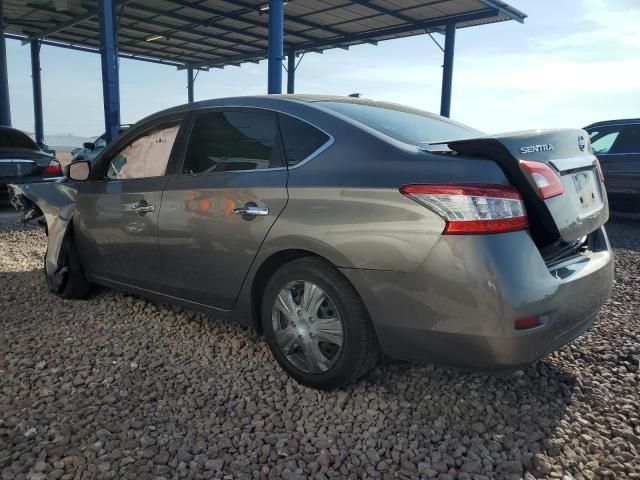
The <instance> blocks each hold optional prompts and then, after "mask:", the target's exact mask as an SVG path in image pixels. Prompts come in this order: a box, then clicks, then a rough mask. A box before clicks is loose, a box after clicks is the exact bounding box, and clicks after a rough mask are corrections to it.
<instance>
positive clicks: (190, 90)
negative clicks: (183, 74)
mask: <svg viewBox="0 0 640 480" xmlns="http://www.w3.org/2000/svg"><path fill="white" fill-rule="evenodd" d="M187 99H188V100H189V103H193V68H187Z"/></svg>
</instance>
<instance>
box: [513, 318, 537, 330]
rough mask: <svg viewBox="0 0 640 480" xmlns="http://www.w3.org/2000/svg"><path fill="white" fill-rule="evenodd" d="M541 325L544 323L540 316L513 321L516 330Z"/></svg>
mask: <svg viewBox="0 0 640 480" xmlns="http://www.w3.org/2000/svg"><path fill="white" fill-rule="evenodd" d="M540 325H542V322H540V317H538V316H533V317H524V318H519V319H518V320H516V321H515V322H514V323H513V327H514V328H515V329H516V330H529V329H530V328H536V327H539V326H540Z"/></svg>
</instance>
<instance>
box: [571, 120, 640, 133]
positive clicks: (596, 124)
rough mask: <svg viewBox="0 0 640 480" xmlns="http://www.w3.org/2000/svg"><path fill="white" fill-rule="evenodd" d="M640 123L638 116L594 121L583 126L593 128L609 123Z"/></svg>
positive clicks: (608, 124) (609, 124) (605, 125)
mask: <svg viewBox="0 0 640 480" xmlns="http://www.w3.org/2000/svg"><path fill="white" fill-rule="evenodd" d="M635 124H640V118H623V119H619V120H603V121H601V122H595V123H592V124H591V125H587V126H586V127H584V128H585V130H586V129H588V128H595V127H607V126H611V125H635Z"/></svg>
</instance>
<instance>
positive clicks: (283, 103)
mask: <svg viewBox="0 0 640 480" xmlns="http://www.w3.org/2000/svg"><path fill="white" fill-rule="evenodd" d="M319 102H340V103H352V104H360V105H368V106H377V107H382V108H387V109H391V110H399V111H407V112H411V111H412V110H415V111H419V110H418V109H413V108H412V107H408V106H406V105H401V104H397V103H391V102H383V101H377V100H372V99H370V98H360V97H350V96H340V95H307V94H276V95H248V96H239V97H226V98H215V99H208V100H201V101H199V102H193V103H185V104H183V105H178V106H176V107H171V108H168V109H166V110H162V111H159V112H156V113H153V114H151V115H149V116H148V117H146V118H143V119H141V120H140V121H139V122H138V123H139V124H142V123H147V122H149V121H153V120H157V119H160V118H163V117H167V116H170V115H176V114H180V113H186V112H190V111H193V110H197V109H201V108H212V107H225V106H229V107H256V108H273V109H278V108H282V109H283V110H285V111H286V108H287V105H289V106H292V105H293V104H298V105H301V104H306V105H308V106H309V107H310V108H320V107H315V106H314V103H319ZM323 110H324V109H323ZM325 111H326V110H325ZM420 112H421V113H423V114H425V113H426V114H429V115H432V116H433V117H434V118H436V117H438V115H437V114H435V113H430V112H425V111H420ZM329 113H330V114H334V112H329Z"/></svg>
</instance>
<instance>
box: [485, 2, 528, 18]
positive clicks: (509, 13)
mask: <svg viewBox="0 0 640 480" xmlns="http://www.w3.org/2000/svg"><path fill="white" fill-rule="evenodd" d="M480 1H481V2H482V3H484V4H485V5H486V6H487V7H490V8H495V9H496V10H498V11H499V12H500V13H501V14H503V15H504V16H505V17H507V18H509V19H511V20H515V21H516V22H519V23H524V19H525V18H527V14H526V13H523V12H521V11H520V10H518V9H517V8H513V7H512V6H510V5H504V4H503V3H502V2H499V1H498V2H496V1H495V0H480Z"/></svg>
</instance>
